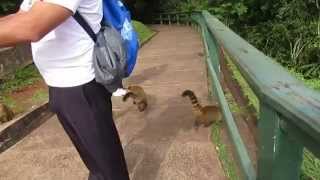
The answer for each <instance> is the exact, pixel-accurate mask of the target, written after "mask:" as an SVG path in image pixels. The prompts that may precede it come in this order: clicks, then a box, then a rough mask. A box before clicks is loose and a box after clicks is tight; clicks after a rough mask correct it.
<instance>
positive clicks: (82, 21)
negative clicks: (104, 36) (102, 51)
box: [73, 11, 97, 42]
mask: <svg viewBox="0 0 320 180" xmlns="http://www.w3.org/2000/svg"><path fill="white" fill-rule="evenodd" d="M73 18H74V19H75V20H76V21H77V22H78V23H79V24H80V26H81V27H82V28H83V29H84V30H85V31H86V32H87V34H88V35H89V36H90V37H91V39H92V40H93V41H94V42H96V41H97V35H96V33H95V32H94V31H93V30H92V28H91V27H90V25H89V24H88V22H87V21H86V20H85V19H84V18H83V16H82V15H81V14H80V13H79V11H76V13H75V14H74V15H73Z"/></svg>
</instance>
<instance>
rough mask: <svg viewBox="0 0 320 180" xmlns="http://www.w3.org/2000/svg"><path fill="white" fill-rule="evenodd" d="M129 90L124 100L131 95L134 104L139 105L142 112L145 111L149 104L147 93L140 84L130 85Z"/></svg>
mask: <svg viewBox="0 0 320 180" xmlns="http://www.w3.org/2000/svg"><path fill="white" fill-rule="evenodd" d="M127 89H128V92H127V93H126V94H125V95H124V96H123V99H122V100H123V101H127V99H128V98H129V97H131V98H132V99H133V104H135V105H137V107H138V110H139V111H140V112H142V111H144V110H145V109H146V108H147V106H148V101H147V94H146V93H145V92H144V90H143V88H142V87H140V86H129V87H128V88H127Z"/></svg>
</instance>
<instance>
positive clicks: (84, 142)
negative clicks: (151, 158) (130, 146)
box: [49, 81, 129, 180]
mask: <svg viewBox="0 0 320 180" xmlns="http://www.w3.org/2000/svg"><path fill="white" fill-rule="evenodd" d="M49 99H50V100H49V104H50V107H51V109H52V111H54V112H55V113H56V114H57V116H58V119H59V121H60V123H61V124H62V126H63V128H64V129H65V131H66V133H67V134H68V135H69V137H70V139H71V141H72V142H73V144H74V145H75V147H76V149H77V150H78V152H79V154H80V156H81V158H82V160H83V162H84V163H85V165H86V166H87V168H88V169H89V171H90V175H89V180H129V175H128V170H127V165H126V162H125V158H124V153H123V149H122V146H121V142H120V139H119V135H118V132H117V129H116V127H115V124H114V122H113V118H112V103H111V94H110V93H109V92H108V91H107V90H106V89H105V88H104V87H103V86H101V85H100V84H98V83H96V82H95V81H92V82H90V83H87V84H85V85H81V86H77V87H70V88H56V87H49Z"/></svg>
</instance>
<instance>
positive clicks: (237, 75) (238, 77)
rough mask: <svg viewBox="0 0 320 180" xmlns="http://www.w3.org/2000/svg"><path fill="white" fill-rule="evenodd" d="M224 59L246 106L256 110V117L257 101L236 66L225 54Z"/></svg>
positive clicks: (258, 110) (258, 107)
mask: <svg viewBox="0 0 320 180" xmlns="http://www.w3.org/2000/svg"><path fill="white" fill-rule="evenodd" d="M225 58H226V60H227V65H228V68H229V69H230V70H231V71H232V77H233V78H234V79H235V80H236V81H237V82H238V84H239V86H240V87H241V90H242V92H243V94H244V96H245V97H246V98H247V99H248V101H249V104H248V106H252V107H253V108H254V109H255V110H256V112H257V114H256V115H257V116H258V115H259V112H260V105H259V99H258V98H257V96H256V95H255V94H254V92H253V91H252V89H251V88H250V86H249V84H248V83H247V81H246V80H245V79H244V78H243V76H242V75H241V73H240V71H239V70H238V68H237V67H236V65H235V64H234V63H233V62H232V61H231V59H230V57H229V56H228V55H227V54H226V55H225Z"/></svg>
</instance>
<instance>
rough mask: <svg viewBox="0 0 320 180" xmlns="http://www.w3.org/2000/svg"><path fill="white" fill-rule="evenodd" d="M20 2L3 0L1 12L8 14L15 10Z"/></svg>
mask: <svg viewBox="0 0 320 180" xmlns="http://www.w3.org/2000/svg"><path fill="white" fill-rule="evenodd" d="M19 3H20V0H2V2H1V3H0V14H8V13H11V12H12V11H15V10H16V9H17V7H18V6H19Z"/></svg>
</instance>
